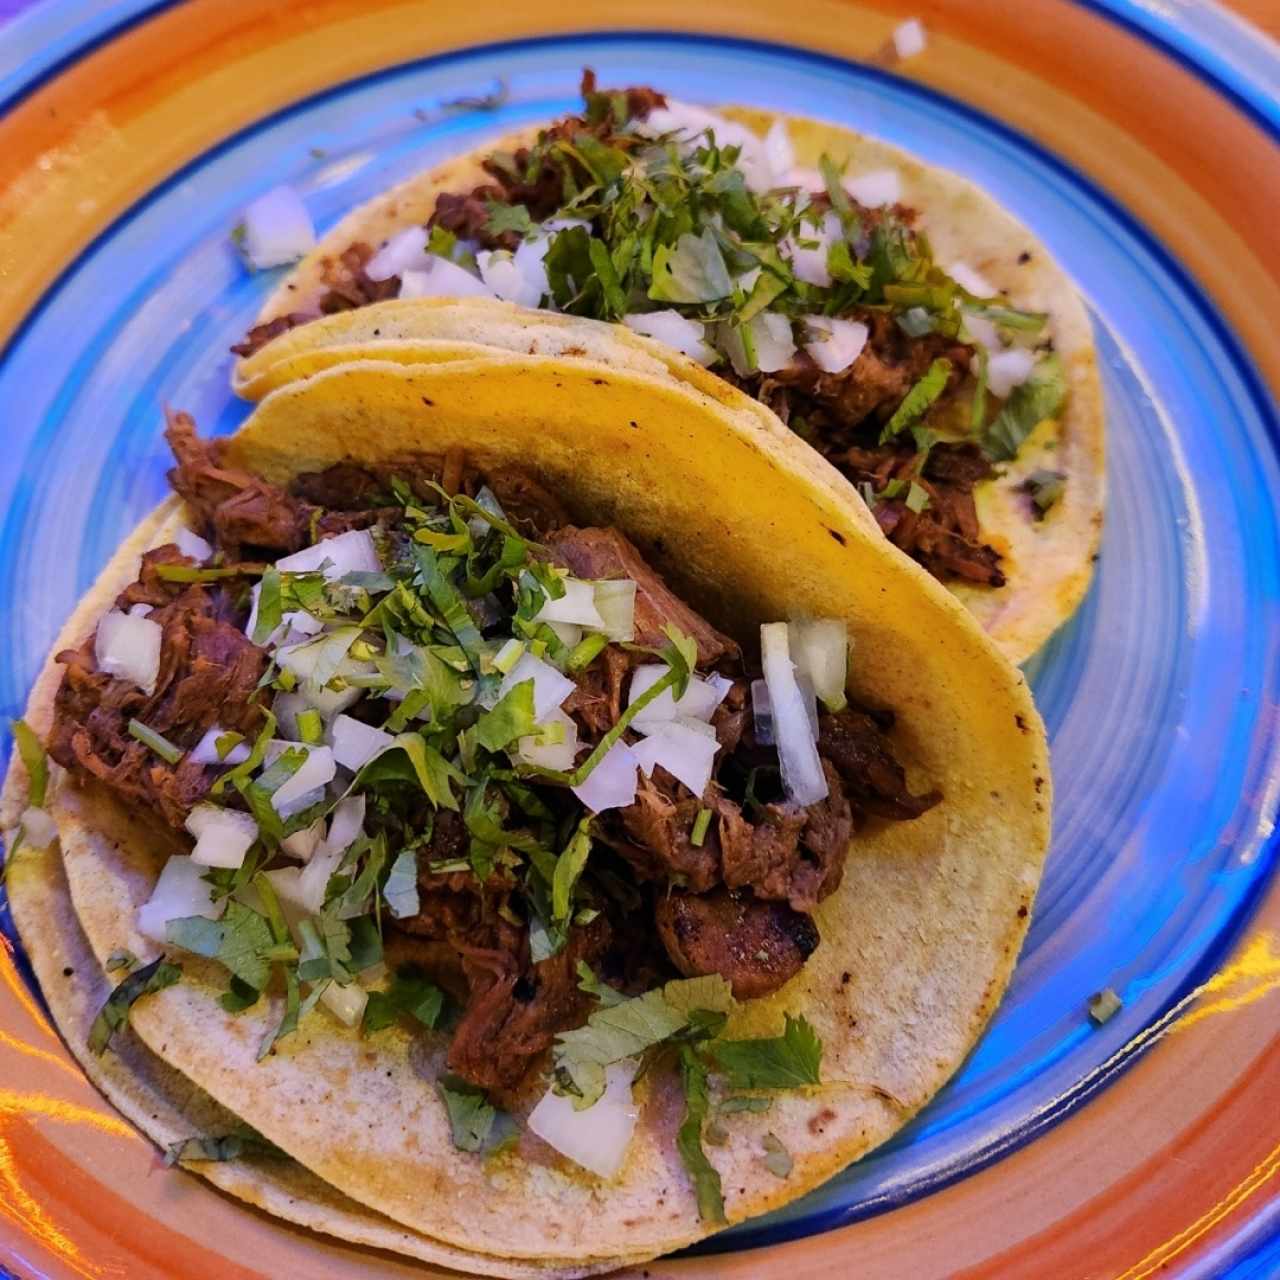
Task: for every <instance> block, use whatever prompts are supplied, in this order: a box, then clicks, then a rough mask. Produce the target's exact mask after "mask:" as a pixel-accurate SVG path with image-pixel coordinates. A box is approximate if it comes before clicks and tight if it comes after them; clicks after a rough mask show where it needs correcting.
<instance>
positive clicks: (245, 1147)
mask: <svg viewBox="0 0 1280 1280" xmlns="http://www.w3.org/2000/svg"><path fill="white" fill-rule="evenodd" d="M246 1156H248V1157H254V1156H257V1157H267V1158H269V1159H272V1160H287V1159H288V1156H287V1155H286V1154H285V1153H284V1152H283V1151H281V1150H280V1148H279V1147H277V1146H276V1144H275V1143H274V1142H268V1141H267V1139H266V1138H264V1137H263V1136H262V1135H261V1134H260V1133H255V1132H254V1131H253V1130H252V1129H250V1128H248V1127H247V1126H246V1127H245V1128H243V1129H242V1130H240V1131H239V1132H236V1133H226V1134H223V1135H221V1136H220V1137H212V1136H210V1137H205V1138H183V1139H182V1140H181V1141H180V1142H172V1143H170V1144H169V1148H168V1150H167V1151H166V1152H165V1157H164V1162H165V1164H166V1165H175V1164H178V1163H179V1162H180V1161H184V1162H185V1161H193V1162H198V1161H202V1160H206V1161H213V1162H215V1163H225V1162H226V1161H228V1160H240V1159H242V1158H244V1157H246Z"/></svg>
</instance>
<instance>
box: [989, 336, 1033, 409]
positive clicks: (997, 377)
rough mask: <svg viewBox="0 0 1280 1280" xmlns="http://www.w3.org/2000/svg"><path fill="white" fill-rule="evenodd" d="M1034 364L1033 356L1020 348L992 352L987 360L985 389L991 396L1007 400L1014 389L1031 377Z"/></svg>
mask: <svg viewBox="0 0 1280 1280" xmlns="http://www.w3.org/2000/svg"><path fill="white" fill-rule="evenodd" d="M1035 363H1036V358H1035V356H1034V355H1033V354H1032V353H1031V352H1030V351H1027V350H1025V349H1024V348H1022V347H1010V348H1009V349H1008V350H1007V351H995V352H992V354H991V355H990V356H989V357H988V359H987V389H988V390H989V391H990V392H991V394H992V395H993V396H997V397H999V399H1001V400H1007V399H1008V398H1009V394H1010V392H1012V391H1013V389H1014V387H1019V386H1021V385H1022V384H1023V383H1024V382H1026V380H1027V379H1028V378H1029V377H1030V376H1031V370H1032V369H1034V368H1035Z"/></svg>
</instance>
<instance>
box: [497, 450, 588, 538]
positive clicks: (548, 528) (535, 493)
mask: <svg viewBox="0 0 1280 1280" xmlns="http://www.w3.org/2000/svg"><path fill="white" fill-rule="evenodd" d="M485 481H486V483H487V484H488V486H489V488H490V489H491V490H492V491H493V496H494V497H495V498H497V499H498V505H499V506H500V507H501V508H502V510H503V511H504V512H505V513H506V515H507V518H508V519H509V520H510V521H511V523H512V524H513V525H514V526H515V527H516V529H517V530H518V531H519V532H521V533H524V534H526V535H527V536H529V537H532V538H545V537H546V536H547V535H548V534H550V533H554V532H555V531H556V530H557V529H560V528H563V527H564V526H565V525H567V524H568V523H569V513H568V511H567V510H566V509H565V506H564V503H562V502H561V501H560V499H559V498H557V497H556V495H555V494H554V493H552V492H551V491H550V490H549V489H547V488H546V486H545V485H542V484H539V483H538V481H537V480H535V479H534V478H533V476H531V475H530V474H529V473H528V472H527V471H521V470H520V469H519V468H518V467H495V468H493V469H492V470H489V471H486V472H485Z"/></svg>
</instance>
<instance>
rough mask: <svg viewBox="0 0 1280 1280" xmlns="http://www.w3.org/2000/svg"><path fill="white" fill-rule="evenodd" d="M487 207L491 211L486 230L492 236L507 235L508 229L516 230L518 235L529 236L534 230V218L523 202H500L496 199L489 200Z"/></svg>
mask: <svg viewBox="0 0 1280 1280" xmlns="http://www.w3.org/2000/svg"><path fill="white" fill-rule="evenodd" d="M485 208H486V209H487V210H488V211H489V219H488V222H487V223H486V224H485V230H486V231H487V232H488V233H489V234H490V235H491V236H501V235H505V234H506V233H507V232H508V231H514V232H515V234H516V235H518V236H527V235H528V234H529V233H530V232H531V231H532V230H533V219H532V218H530V217H529V210H528V209H527V208H526V207H525V206H524V205H522V204H499V203H498V201H496V200H488V201H486V202H485Z"/></svg>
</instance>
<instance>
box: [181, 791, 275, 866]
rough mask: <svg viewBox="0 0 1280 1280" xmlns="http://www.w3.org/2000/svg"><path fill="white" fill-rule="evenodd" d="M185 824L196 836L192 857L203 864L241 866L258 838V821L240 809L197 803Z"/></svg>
mask: <svg viewBox="0 0 1280 1280" xmlns="http://www.w3.org/2000/svg"><path fill="white" fill-rule="evenodd" d="M185 825H186V828H187V830H188V831H190V832H191V834H192V835H193V836H195V838H196V847H195V848H194V849H192V850H191V860H192V861H193V862H197V863H199V864H200V865H201V866H202V867H238V866H240V865H241V864H242V863H243V862H244V856H245V854H246V853H248V852H249V846H250V845H252V844H253V842H254V841H255V840H256V839H257V838H258V824H257V823H256V822H254V820H253V819H252V818H251V817H250V816H249V815H248V814H247V813H241V812H240V811H239V810H237V809H224V808H223V807H222V806H221V805H217V804H198V805H196V807H195V808H194V809H192V810H191V812H190V813H189V814H187V821H186V824H185Z"/></svg>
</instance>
